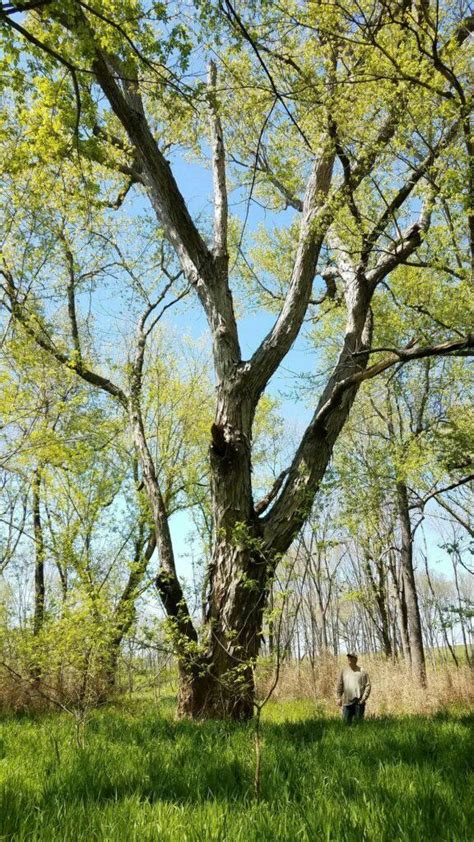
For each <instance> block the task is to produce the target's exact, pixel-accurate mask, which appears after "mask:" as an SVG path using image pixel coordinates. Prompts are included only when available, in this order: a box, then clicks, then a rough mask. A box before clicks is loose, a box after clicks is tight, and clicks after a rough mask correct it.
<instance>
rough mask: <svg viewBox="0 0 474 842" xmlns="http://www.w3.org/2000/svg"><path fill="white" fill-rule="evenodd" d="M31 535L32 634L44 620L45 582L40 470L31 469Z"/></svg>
mask: <svg viewBox="0 0 474 842" xmlns="http://www.w3.org/2000/svg"><path fill="white" fill-rule="evenodd" d="M32 492H33V535H34V541H35V607H34V617H33V634H34V635H35V637H36V636H37V635H38V634H39V633H40V631H41V628H42V626H43V622H44V606H45V584H44V538H43V524H42V522H41V510H40V501H41V471H40V469H39V468H36V469H35V470H34V471H33V482H32Z"/></svg>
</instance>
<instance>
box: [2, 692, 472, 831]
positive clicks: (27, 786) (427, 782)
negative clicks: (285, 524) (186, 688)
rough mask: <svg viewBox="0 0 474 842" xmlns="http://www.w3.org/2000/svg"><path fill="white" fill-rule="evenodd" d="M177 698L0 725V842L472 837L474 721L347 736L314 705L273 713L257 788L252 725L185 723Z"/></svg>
mask: <svg viewBox="0 0 474 842" xmlns="http://www.w3.org/2000/svg"><path fill="white" fill-rule="evenodd" d="M173 710H174V708H173V702H172V700H166V699H165V700H164V701H162V702H161V703H160V705H159V707H158V708H157V707H156V705H154V704H153V703H152V702H151V701H134V702H133V703H127V706H110V707H108V708H105V709H102V710H96V711H94V712H92V713H91V715H90V718H89V721H88V722H87V724H86V726H85V730H84V734H83V745H82V747H81V746H79V745H78V742H77V734H76V732H75V727H74V722H73V721H72V720H71V718H70V717H68V716H67V715H63V714H57V713H55V714H43V715H37V716H35V717H29V716H16V717H14V716H10V717H5V718H4V719H3V720H2V721H1V724H0V735H1V737H0V776H1V777H0V780H1V800H0V838H1V839H2V840H15V842H16V841H17V840H18V842H20V840H43V842H55V840H61V842H66V840H67V842H69V840H70V842H73V841H74V842H76V841H77V842H79V840H83V841H84V842H85V840H87V842H89V840H96V839H97V840H110V842H129V840H130V842H131V841H132V840H141V841H142V842H147V841H148V840H149V841H150V842H151V841H152V840H153V842H154V840H157V842H158V840H159V842H161V840H163V842H165V840H166V842H168V840H172V842H178V840H179V842H208V840H209V842H211V840H212V842H214V840H216V842H217V840H222V841H223V842H224V840H229V842H237V840H239V842H253V841H255V842H263V840H275V842H277V840H282V842H283V840H288V842H290V840H291V842H293V840H295V842H296V840H307V841H308V842H316V840H337V842H339V840H340V842H344V840H351V841H352V840H354V842H355V841H356V840H357V842H364V840H374V842H375V840H376V841H377V842H382V840H387V842H389V840H390V842H392V840H413V842H425V841H426V842H428V840H429V841H430V842H441V840H452V841H453V842H454V840H458V842H461V840H463V842H472V840H473V839H474V799H473V797H472V796H473V792H474V786H473V784H474V774H473V768H472V762H473V757H474V739H473V728H472V726H473V724H474V718H473V717H472V716H471V717H469V716H468V715H466V714H462V713H458V714H446V713H444V714H440V715H438V716H434V717H432V718H426V717H424V718H422V717H400V718H377V719H376V718H374V719H372V720H370V719H369V720H367V721H366V722H365V723H363V724H362V725H359V726H356V727H352V728H347V727H346V726H344V725H343V724H342V723H341V722H340V721H339V720H338V719H337V718H335V717H328V716H322V715H318V714H317V710H316V708H315V707H314V706H312V705H310V704H309V703H308V702H286V703H285V702H278V703H270V704H269V705H268V706H267V708H266V710H265V713H264V722H263V726H262V733H263V745H262V782H261V797H260V800H259V801H258V802H257V801H256V800H255V796H254V792H253V777H254V742H253V740H254V737H253V726H252V725H232V724H225V723H216V722H208V723H203V724H195V723H191V722H176V721H175V720H174V718H173Z"/></svg>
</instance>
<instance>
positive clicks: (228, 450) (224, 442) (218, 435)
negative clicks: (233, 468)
mask: <svg viewBox="0 0 474 842" xmlns="http://www.w3.org/2000/svg"><path fill="white" fill-rule="evenodd" d="M211 439H212V442H211V453H212V454H213V455H214V456H217V457H218V458H219V459H220V460H222V462H224V463H229V462H231V461H232V459H233V458H234V457H235V456H236V455H237V448H236V447H235V444H234V443H233V442H231V441H229V438H228V437H226V435H225V432H224V428H223V427H222V426H220V425H219V424H213V425H212V426H211Z"/></svg>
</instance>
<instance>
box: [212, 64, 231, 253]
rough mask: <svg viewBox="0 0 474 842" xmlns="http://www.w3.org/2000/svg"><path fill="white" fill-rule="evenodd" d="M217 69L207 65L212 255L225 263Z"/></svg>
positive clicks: (225, 210)
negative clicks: (212, 223) (212, 222)
mask: <svg viewBox="0 0 474 842" xmlns="http://www.w3.org/2000/svg"><path fill="white" fill-rule="evenodd" d="M216 79H217V69H216V65H215V62H213V61H211V63H210V65H209V79H208V89H209V110H210V126H211V145H212V174H213V178H214V255H215V256H216V257H220V258H224V259H225V260H226V261H227V256H228V255H227V218H228V204H227V186H226V174H225V149H224V135H223V131H222V124H221V119H220V116H219V110H218V104H217V96H216Z"/></svg>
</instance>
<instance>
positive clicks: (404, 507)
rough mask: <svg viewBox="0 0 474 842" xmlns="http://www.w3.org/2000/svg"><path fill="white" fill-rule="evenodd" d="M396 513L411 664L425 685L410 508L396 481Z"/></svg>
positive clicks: (419, 679)
mask: <svg viewBox="0 0 474 842" xmlns="http://www.w3.org/2000/svg"><path fill="white" fill-rule="evenodd" d="M397 501H398V515H399V521H400V535H401V546H400V562H401V566H402V573H403V584H404V590H405V599H406V608H407V617H408V632H409V640H410V653H411V665H412V669H413V672H414V673H415V676H416V678H417V681H418V682H419V684H420V685H421V686H422V687H425V686H426V663H425V651H424V647H423V634H422V628H421V617H420V609H419V606H418V594H417V591H416V582H415V573H414V570H413V534H412V530H411V521H410V510H409V507H408V491H407V487H406V485H405V484H404V483H403V482H401V481H400V482H397Z"/></svg>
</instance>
